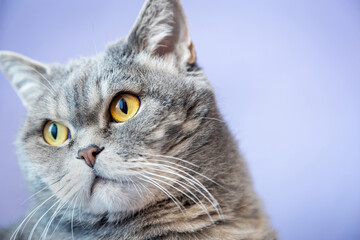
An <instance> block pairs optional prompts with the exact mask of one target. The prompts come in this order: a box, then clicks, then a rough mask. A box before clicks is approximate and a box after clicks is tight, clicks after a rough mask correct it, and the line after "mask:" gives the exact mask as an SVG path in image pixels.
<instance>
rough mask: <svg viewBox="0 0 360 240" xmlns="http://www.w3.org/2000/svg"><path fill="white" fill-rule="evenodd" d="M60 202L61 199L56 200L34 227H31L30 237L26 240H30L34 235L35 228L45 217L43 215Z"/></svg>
mask: <svg viewBox="0 0 360 240" xmlns="http://www.w3.org/2000/svg"><path fill="white" fill-rule="evenodd" d="M60 202H61V199H59V200H57V201H56V202H55V203H54V204H53V205H52V206H51V207H50V208H49V209H48V210H47V211H46V212H45V213H44V214H43V215H42V216H41V217H40V218H39V219H38V220H37V222H36V223H35V225H34V226H33V228H32V229H31V232H30V235H29V237H28V240H31V238H32V236H33V235H34V232H35V229H36V227H37V226H38V225H39V223H40V221H41V220H42V219H43V218H44V217H45V215H46V214H47V213H48V212H49V211H50V210H51V209H52V208H53V207H55V205H56V204H57V203H60Z"/></svg>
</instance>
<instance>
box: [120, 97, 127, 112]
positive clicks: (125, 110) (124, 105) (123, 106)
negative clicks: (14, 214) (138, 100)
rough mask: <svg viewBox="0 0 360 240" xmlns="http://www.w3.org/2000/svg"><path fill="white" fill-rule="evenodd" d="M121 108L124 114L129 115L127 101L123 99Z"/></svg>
mask: <svg viewBox="0 0 360 240" xmlns="http://www.w3.org/2000/svg"><path fill="white" fill-rule="evenodd" d="M119 108H120V110H121V111H122V112H123V113H125V114H127V113H128V107H127V104H126V101H125V99H123V98H122V99H121V100H120V102H119Z"/></svg>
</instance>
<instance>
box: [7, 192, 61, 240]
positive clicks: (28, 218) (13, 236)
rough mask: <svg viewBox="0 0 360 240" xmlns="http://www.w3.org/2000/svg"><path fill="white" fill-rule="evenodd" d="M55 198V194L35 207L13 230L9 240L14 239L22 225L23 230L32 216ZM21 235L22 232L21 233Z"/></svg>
mask: <svg viewBox="0 0 360 240" xmlns="http://www.w3.org/2000/svg"><path fill="white" fill-rule="evenodd" d="M53 197H55V194H53V195H51V196H50V197H49V198H47V199H46V200H45V201H43V202H42V203H41V204H40V205H39V206H37V207H36V208H35V209H33V210H32V211H31V212H30V213H29V214H28V215H27V216H26V217H25V218H24V220H23V221H22V222H21V223H20V224H19V226H18V227H17V228H16V229H15V231H14V233H13V234H12V235H11V237H10V240H13V239H16V237H17V234H18V232H19V231H20V230H21V228H22V225H23V224H24V223H25V225H24V228H25V227H26V224H27V223H28V221H29V220H30V218H32V216H33V215H34V214H35V213H36V212H37V211H38V210H39V209H40V208H41V207H42V206H43V205H44V204H45V203H47V202H48V201H49V200H50V199H52V198H53ZM21 234H22V231H21Z"/></svg>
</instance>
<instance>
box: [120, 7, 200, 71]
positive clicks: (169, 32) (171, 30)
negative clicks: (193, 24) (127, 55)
mask: <svg viewBox="0 0 360 240" xmlns="http://www.w3.org/2000/svg"><path fill="white" fill-rule="evenodd" d="M127 42H128V44H129V47H130V48H131V49H132V50H134V49H135V51H136V52H137V53H140V52H146V53H147V54H150V55H151V56H155V57H159V58H162V59H168V58H171V59H175V61H176V63H177V64H178V65H184V64H186V63H188V64H193V63H195V61H196V55H195V50H194V45H193V43H192V41H191V38H190V33H189V28H188V24H187V21H186V17H185V14H184V11H183V8H182V6H181V4H180V0H147V1H146V2H145V4H144V6H143V8H142V10H141V12H140V14H139V16H138V18H137V20H136V22H135V24H134V26H133V28H132V30H131V31H130V33H129V35H128V37H127Z"/></svg>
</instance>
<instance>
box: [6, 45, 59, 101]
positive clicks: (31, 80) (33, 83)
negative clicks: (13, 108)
mask: <svg viewBox="0 0 360 240" xmlns="http://www.w3.org/2000/svg"><path fill="white" fill-rule="evenodd" d="M0 70H1V71H2V72H3V73H4V74H5V76H6V77H7V78H8V79H9V80H10V83H11V84H12V86H13V87H14V88H15V90H16V92H17V94H18V95H19V96H20V98H21V100H22V102H23V104H24V106H25V107H26V108H31V106H32V105H33V104H36V101H37V100H38V98H39V97H40V96H41V95H42V94H43V93H44V90H46V89H48V90H49V91H53V90H52V89H51V86H49V84H50V83H49V82H48V80H47V79H46V75H47V74H48V67H47V66H46V65H44V64H42V63H39V62H36V61H34V60H31V59H29V58H27V57H24V56H21V55H19V54H17V53H13V52H7V51H0ZM53 94H54V93H53Z"/></svg>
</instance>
